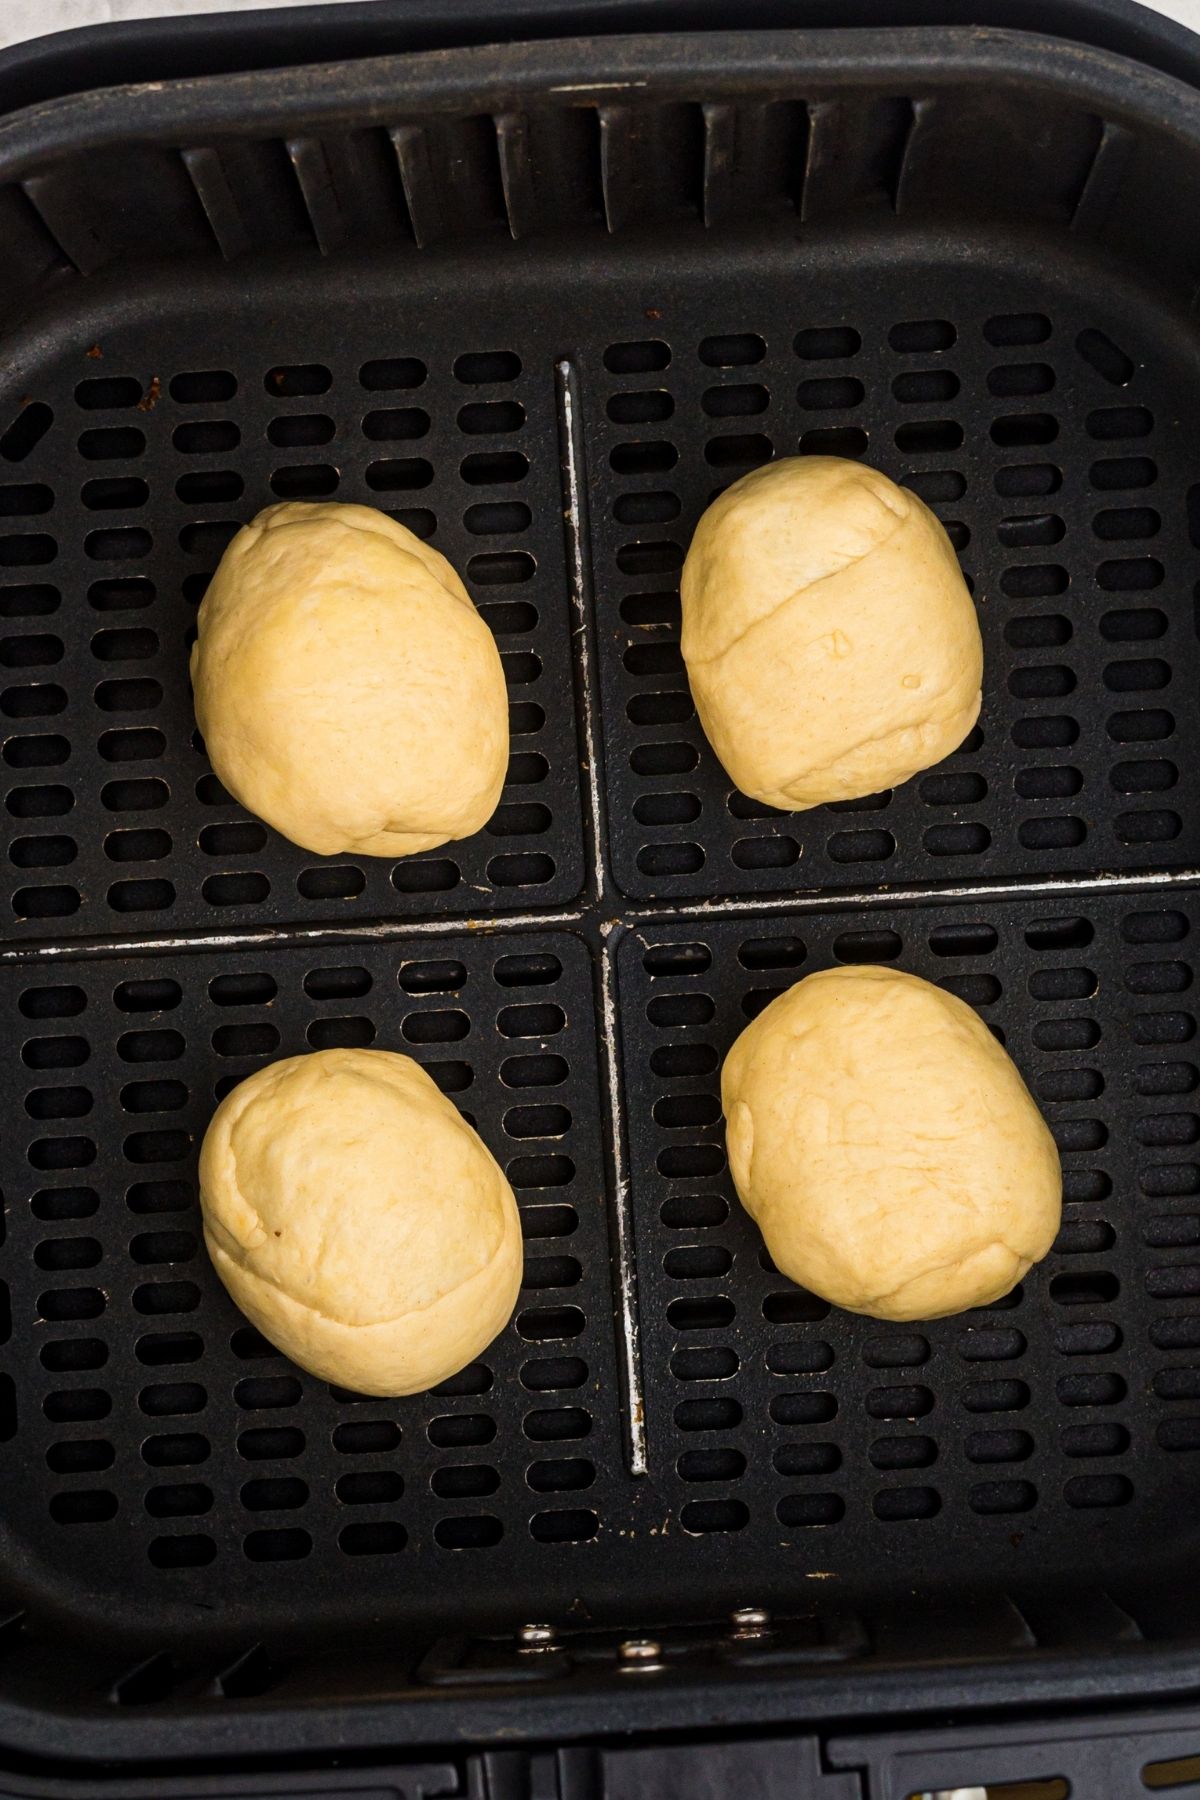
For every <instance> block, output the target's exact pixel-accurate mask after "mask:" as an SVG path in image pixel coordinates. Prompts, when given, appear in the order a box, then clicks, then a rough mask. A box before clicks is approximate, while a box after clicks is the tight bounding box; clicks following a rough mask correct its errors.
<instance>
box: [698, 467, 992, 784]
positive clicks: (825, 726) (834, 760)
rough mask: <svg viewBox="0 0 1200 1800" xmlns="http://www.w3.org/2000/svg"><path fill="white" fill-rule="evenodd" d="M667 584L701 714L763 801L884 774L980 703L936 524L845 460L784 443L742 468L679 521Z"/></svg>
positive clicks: (954, 730) (957, 573)
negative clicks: (675, 568)
mask: <svg viewBox="0 0 1200 1800" xmlns="http://www.w3.org/2000/svg"><path fill="white" fill-rule="evenodd" d="M681 595H682V602H683V643H682V647H683V657H684V661H685V662H686V664H687V672H688V680H689V682H690V683H691V689H692V695H693V698H694V699H695V702H696V710H697V712H698V713H699V715H700V722H701V724H702V725H703V726H704V729H705V732H706V733H707V735H708V740H709V742H710V743H711V745H712V747H713V749H714V750H715V751H716V753H717V755H718V757H719V758H720V760H721V763H722V764H723V766H724V768H725V770H726V772H727V774H728V775H729V776H730V777H731V778H732V780H733V781H735V782H736V783H737V785H738V787H739V788H741V790H742V792H743V793H745V794H749V795H751V797H752V798H753V799H755V800H762V801H764V802H765V803H766V804H767V805H768V806H779V807H782V808H783V809H784V810H785V811H799V810H803V809H804V808H805V807H809V806H820V805H821V804H822V803H823V802H825V801H827V800H853V799H857V798H858V797H859V796H861V795H863V794H873V793H877V792H878V791H879V789H881V788H887V787H895V786H896V785H897V783H899V782H901V781H907V780H908V778H909V776H910V775H915V774H916V773H917V771H918V770H920V769H928V768H929V767H930V766H931V764H933V763H936V762H939V761H940V760H941V759H942V757H944V756H949V755H950V754H951V752H952V751H954V750H957V749H958V746H959V745H960V744H961V743H962V740H963V739H964V737H966V735H967V733H968V731H969V730H970V729H971V726H972V725H973V724H974V723H975V720H976V719H977V717H978V716H979V703H980V682H981V680H982V678H983V645H982V642H981V640H980V636H979V623H978V620H977V619H976V617H975V607H974V604H973V603H972V600H971V596H970V594H969V593H968V592H967V585H966V583H965V581H964V580H963V577H962V571H961V570H960V568H959V566H958V560H957V558H956V557H955V554H954V551H953V548H952V547H951V544H950V540H949V538H948V537H947V536H946V533H945V532H944V531H943V529H942V527H941V525H940V524H939V523H938V521H937V519H936V518H935V517H934V516H933V514H932V513H931V512H930V510H929V508H928V507H927V506H925V505H924V504H923V503H922V502H921V501H920V500H918V499H917V497H916V495H915V494H911V493H909V492H908V490H907V489H905V488H899V487H897V486H896V484H895V483H894V482H892V481H889V480H888V478H887V476H886V475H881V474H879V472H878V471H877V470H875V469H867V468H864V467H863V466H862V464H861V463H856V462H846V461H845V460H843V459H842V458H841V457H837V456H794V457H790V458H788V459H786V460H785V461H782V462H773V463H768V464H767V465H766V466H765V467H764V468H761V469H755V470H754V471H753V472H752V473H751V474H749V475H743V477H742V479H741V480H740V481H735V482H734V483H733V486H732V487H729V488H727V489H726V490H725V492H724V493H723V494H722V495H721V496H720V498H719V499H718V500H715V501H714V502H713V504H712V505H711V506H710V507H709V509H708V511H707V512H706V513H705V514H704V516H703V518H702V519H701V520H700V523H699V525H698V526H697V527H696V535H695V536H694V537H693V539H692V543H691V548H690V549H689V550H688V553H687V560H686V562H685V563H684V565H683V580H682V588H681Z"/></svg>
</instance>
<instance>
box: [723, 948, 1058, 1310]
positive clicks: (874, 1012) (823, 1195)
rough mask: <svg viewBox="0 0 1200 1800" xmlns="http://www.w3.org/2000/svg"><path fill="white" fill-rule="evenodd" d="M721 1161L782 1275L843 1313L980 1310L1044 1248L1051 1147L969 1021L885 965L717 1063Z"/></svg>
mask: <svg viewBox="0 0 1200 1800" xmlns="http://www.w3.org/2000/svg"><path fill="white" fill-rule="evenodd" d="M721 1099H722V1102H723V1105H724V1109H725V1118H726V1121H727V1126H726V1134H727V1139H728V1147H729V1166H730V1168H731V1170H732V1172H733V1179H734V1183H735V1185H736V1187H737V1191H738V1194H739V1196H740V1198H741V1201H742V1204H743V1205H744V1206H745V1208H746V1210H747V1212H748V1213H749V1214H750V1215H751V1217H752V1218H754V1219H756V1220H757V1221H758V1224H759V1227H760V1229H761V1230H762V1234H763V1237H764V1238H765V1239H766V1243H767V1249H768V1250H769V1251H770V1252H771V1255H772V1257H773V1258H774V1259H775V1263H776V1265H777V1267H778V1268H780V1269H781V1270H782V1271H783V1273H784V1274H785V1275H787V1276H790V1278H791V1279H792V1280H793V1281H798V1282H799V1283H800V1284H801V1285H802V1286H803V1287H806V1288H810V1289H811V1290H812V1291H813V1292H814V1293H816V1294H820V1295H822V1296H823V1297H824V1298H825V1299H826V1300H832V1301H833V1302H834V1304H835V1305H837V1306H844V1307H847V1308H848V1309H849V1310H850V1311H851V1312H860V1313H869V1314H870V1315H871V1317H872V1318H876V1319H936V1318H940V1317H941V1316H942V1315H943V1314H945V1313H956V1312H962V1311H964V1310H965V1309H966V1308H967V1307H970V1306H986V1305H987V1304H988V1303H989V1302H990V1301H992V1300H997V1299H999V1297H1000V1295H1001V1294H1006V1293H1007V1292H1008V1291H1009V1289H1010V1288H1011V1287H1013V1286H1015V1284H1016V1283H1017V1282H1018V1281H1020V1279H1021V1277H1022V1276H1023V1275H1024V1274H1025V1273H1026V1271H1027V1270H1028V1269H1029V1268H1030V1266H1031V1265H1032V1264H1033V1263H1035V1262H1037V1261H1038V1260H1039V1259H1040V1258H1041V1257H1043V1256H1045V1254H1046V1252H1047V1250H1049V1248H1050V1246H1051V1244H1052V1243H1053V1242H1054V1238H1055V1235H1056V1234H1057V1231H1058V1225H1059V1218H1060V1215H1061V1212H1062V1173H1061V1170H1060V1167H1059V1161H1058V1151H1057V1149H1056V1148H1055V1144H1054V1139H1053V1138H1052V1137H1051V1135H1050V1132H1049V1129H1048V1128H1047V1126H1046V1123H1045V1121H1044V1119H1043V1118H1042V1116H1041V1114H1040V1113H1039V1112H1038V1109H1037V1107H1036V1106H1035V1105H1034V1102H1033V1100H1032V1098H1031V1097H1030V1094H1029V1090H1028V1088H1027V1087H1026V1086H1025V1083H1024V1082H1023V1081H1022V1080H1021V1077H1020V1075H1019V1074H1018V1072H1017V1069H1016V1066H1015V1064H1014V1063H1013V1062H1012V1061H1011V1060H1010V1058H1009V1057H1008V1055H1007V1054H1006V1053H1005V1051H1004V1050H1003V1049H1001V1047H1000V1045H999V1044H998V1043H997V1042H996V1040H995V1038H994V1037H993V1036H992V1034H991V1032H990V1031H989V1030H988V1028H987V1026H986V1025H985V1024H984V1023H983V1021H982V1020H981V1019H980V1017H979V1015H978V1014H977V1013H975V1012H974V1011H972V1009H971V1008H970V1007H969V1006H967V1005H966V1004H965V1002H964V1001H962V1000H958V999H956V998H955V997H954V996H953V995H951V994H946V993H943V992H942V990H941V989H940V988H936V987H933V986H931V984H930V983H929V982H927V981H921V980H919V979H918V977H917V976H915V975H905V974H903V973H902V972H901V971H899V970H897V969H882V968H875V967H871V966H867V965H862V966H855V967H851V968H845V969H826V970H824V971H823V972H822V973H821V974H819V975H810V976H808V978H807V979H806V980H804V981H799V982H797V983H796V985H795V987H793V988H789V990H788V991H787V993H786V994H780V996H779V997H778V999H776V1000H773V1001H772V1002H771V1004H770V1006H768V1007H767V1008H766V1009H765V1011H763V1012H762V1013H760V1014H759V1016H758V1018H757V1019H755V1021H754V1023H753V1024H752V1025H748V1026H747V1027H746V1029H745V1031H743V1033H742V1035H741V1037H739V1038H738V1040H737V1042H736V1044H735V1045H734V1046H733V1049H732V1050H731V1051H730V1052H729V1055H728V1056H727V1057H726V1059H725V1067H724V1069H723V1070H722V1072H721Z"/></svg>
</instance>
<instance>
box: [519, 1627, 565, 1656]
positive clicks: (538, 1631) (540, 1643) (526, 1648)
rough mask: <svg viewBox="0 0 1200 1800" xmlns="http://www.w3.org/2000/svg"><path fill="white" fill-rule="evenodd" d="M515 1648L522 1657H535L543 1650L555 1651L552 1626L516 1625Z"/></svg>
mask: <svg viewBox="0 0 1200 1800" xmlns="http://www.w3.org/2000/svg"><path fill="white" fill-rule="evenodd" d="M517 1648H518V1650H519V1651H520V1652H521V1654H522V1656H535V1655H537V1654H538V1653H539V1652H540V1651H543V1650H556V1649H557V1648H558V1643H557V1639H556V1637H555V1633H554V1627H553V1625H518V1627H517Z"/></svg>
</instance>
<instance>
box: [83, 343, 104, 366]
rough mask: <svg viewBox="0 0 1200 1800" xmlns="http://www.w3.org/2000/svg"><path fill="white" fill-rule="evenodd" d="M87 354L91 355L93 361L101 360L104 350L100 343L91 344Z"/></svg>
mask: <svg viewBox="0 0 1200 1800" xmlns="http://www.w3.org/2000/svg"><path fill="white" fill-rule="evenodd" d="M85 354H86V355H88V356H90V357H91V359H92V361H93V362H99V361H100V358H101V357H102V356H103V355H104V352H103V350H102V349H101V348H100V346H99V344H89V345H88V347H87V350H86V352H85Z"/></svg>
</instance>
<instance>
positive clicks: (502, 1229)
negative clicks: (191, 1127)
mask: <svg viewBox="0 0 1200 1800" xmlns="http://www.w3.org/2000/svg"><path fill="white" fill-rule="evenodd" d="M200 1202H201V1206H202V1208H203V1212H204V1239H205V1242H206V1244H207V1245H208V1251H209V1254H210V1256H211V1257H212V1259H213V1262H214V1264H215V1265H216V1270H217V1273H218V1275H219V1276H220V1277H221V1280H222V1281H223V1282H224V1283H225V1286H226V1287H227V1288H228V1289H229V1292H230V1293H231V1294H232V1296H233V1298H234V1300H235V1301H236V1302H237V1304H238V1305H239V1306H240V1307H241V1309H242V1311H243V1312H244V1313H245V1314H246V1317H247V1318H248V1319H251V1320H252V1321H253V1322H254V1324H255V1325H257V1326H258V1328H259V1330H260V1331H261V1332H262V1333H263V1335H264V1337H267V1338H269V1339H270V1340H271V1342H272V1343H273V1344H276V1345H278V1347H279V1348H280V1349H281V1350H283V1351H285V1352H286V1354H287V1355H288V1356H290V1357H291V1358H292V1360H293V1362H297V1363H299V1364H300V1366H301V1368H303V1369H308V1370H309V1371H310V1372H311V1373H312V1374H313V1375H319V1376H320V1377H321V1378H322V1380H324V1381H332V1382H336V1383H337V1384H338V1386H340V1387H346V1388H353V1389H354V1390H355V1391H356V1392H357V1393H360V1394H415V1393H420V1392H422V1391H423V1390H424V1389H425V1388H429V1387H435V1386H436V1385H437V1383H438V1382H439V1381H444V1380H445V1379H446V1377H447V1376H448V1375H453V1374H455V1373H456V1372H457V1370H459V1369H461V1368H463V1367H464V1366H465V1365H466V1364H467V1363H469V1362H470V1361H471V1360H472V1358H473V1357H476V1356H478V1355H479V1353H480V1351H481V1350H483V1349H484V1348H485V1347H486V1346H487V1345H488V1344H490V1343H491V1341H492V1339H493V1338H494V1337H495V1336H496V1334H497V1332H499V1331H500V1330H502V1329H503V1327H504V1325H505V1323H506V1321H507V1320H508V1317H509V1315H510V1313H511V1312H512V1309H513V1306H514V1305H515V1303H516V1298H517V1290H518V1288H519V1287H520V1285H521V1266H522V1254H521V1223H520V1219H519V1217H518V1214H517V1203H516V1201H515V1200H514V1199H513V1193H512V1189H511V1188H510V1187H509V1185H508V1182H507V1181H506V1180H505V1179H504V1176H503V1174H502V1173H501V1171H500V1168H499V1166H498V1165H497V1163H496V1162H495V1160H494V1158H493V1157H492V1155H491V1153H490V1151H489V1150H488V1149H487V1146H486V1145H485V1144H484V1143H483V1142H482V1140H481V1139H480V1138H479V1137H478V1136H477V1135H476V1133H475V1132H474V1131H472V1129H471V1127H470V1126H469V1125H468V1124H467V1122H466V1120H465V1119H463V1118H461V1117H460V1116H459V1114H458V1112H457V1111H456V1110H455V1108H454V1107H453V1106H452V1104H451V1103H450V1101H449V1100H447V1099H446V1097H445V1096H444V1095H443V1094H442V1093H440V1092H439V1090H438V1089H437V1088H436V1087H435V1086H434V1084H433V1082H432V1081H431V1080H430V1078H429V1076H428V1075H426V1073H425V1071H424V1069H422V1068H421V1067H420V1066H419V1065H418V1064H417V1063H415V1062H413V1061H412V1060H411V1058H410V1057H407V1056H397V1055H394V1054H393V1053H392V1052H391V1051H387V1050H316V1051H314V1052H313V1053H312V1054H311V1055H310V1056H289V1057H287V1058H285V1059H284V1061H282V1062H276V1063H271V1064H269V1065H268V1066H267V1067H266V1068H265V1069H258V1070H256V1071H255V1073H254V1074H253V1075H251V1076H249V1077H248V1078H247V1080H245V1081H243V1082H241V1083H240V1085H239V1086H237V1087H235V1088H234V1089H233V1091H232V1093H230V1094H227V1095H226V1097H225V1099H224V1100H222V1102H221V1104H220V1106H219V1107H218V1108H217V1110H216V1113H215V1114H214V1116H213V1120H212V1123H211V1124H210V1125H209V1128H208V1131H207V1133H206V1134H205V1138H204V1147H203V1149H202V1150H201V1152H200Z"/></svg>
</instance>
